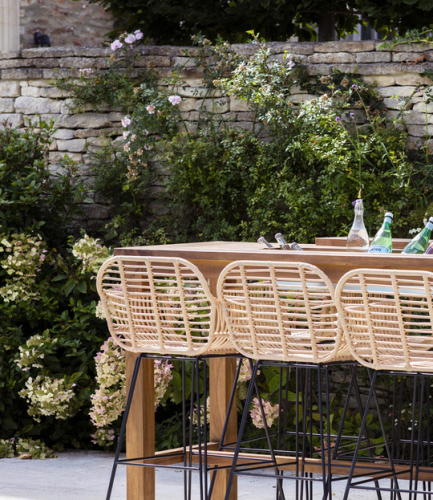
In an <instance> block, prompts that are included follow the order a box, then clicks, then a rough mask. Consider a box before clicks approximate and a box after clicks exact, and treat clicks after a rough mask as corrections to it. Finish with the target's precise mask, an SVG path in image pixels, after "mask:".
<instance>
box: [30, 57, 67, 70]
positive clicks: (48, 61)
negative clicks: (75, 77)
mask: <svg viewBox="0 0 433 500" xmlns="http://www.w3.org/2000/svg"><path fill="white" fill-rule="evenodd" d="M28 60H29V61H32V62H33V63H34V66H36V67H37V68H59V61H60V59H56V58H53V57H50V58H48V57H47V58H44V57H41V58H40V59H28Z"/></svg>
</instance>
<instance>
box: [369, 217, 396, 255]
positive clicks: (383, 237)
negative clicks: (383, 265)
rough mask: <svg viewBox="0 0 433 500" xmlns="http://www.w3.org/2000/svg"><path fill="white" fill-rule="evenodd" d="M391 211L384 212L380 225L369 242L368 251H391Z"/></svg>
mask: <svg viewBox="0 0 433 500" xmlns="http://www.w3.org/2000/svg"><path fill="white" fill-rule="evenodd" d="M392 217H393V215H392V213H391V212H386V214H385V219H384V221H383V224H382V227H381V228H380V229H379V231H378V232H377V234H376V236H375V237H374V238H373V241H372V242H371V245H370V248H369V249H368V253H391V252H392V237H391V222H392Z"/></svg>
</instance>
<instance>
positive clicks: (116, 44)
mask: <svg viewBox="0 0 433 500" xmlns="http://www.w3.org/2000/svg"><path fill="white" fill-rule="evenodd" d="M120 47H123V43H121V42H119V40H114V42H113V43H112V44H111V50H117V49H120Z"/></svg>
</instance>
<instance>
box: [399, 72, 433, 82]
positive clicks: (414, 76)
mask: <svg viewBox="0 0 433 500" xmlns="http://www.w3.org/2000/svg"><path fill="white" fill-rule="evenodd" d="M395 83H396V84H397V85H432V84H433V82H432V81H431V80H430V78H427V77H425V76H421V75H420V74H418V73H406V74H402V75H395Z"/></svg>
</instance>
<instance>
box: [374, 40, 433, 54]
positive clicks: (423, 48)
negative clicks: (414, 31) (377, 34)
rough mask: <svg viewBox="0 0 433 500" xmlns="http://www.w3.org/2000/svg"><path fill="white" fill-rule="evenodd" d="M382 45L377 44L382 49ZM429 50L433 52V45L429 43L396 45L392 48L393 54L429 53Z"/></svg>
mask: <svg viewBox="0 0 433 500" xmlns="http://www.w3.org/2000/svg"><path fill="white" fill-rule="evenodd" d="M381 43H382V42H379V43H377V46H378V47H380V45H381ZM382 50H388V49H382ZM429 50H431V45H430V44H428V43H411V44H410V45H409V44H407V43H400V44H398V45H394V47H393V48H392V52H427V51H429Z"/></svg>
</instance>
